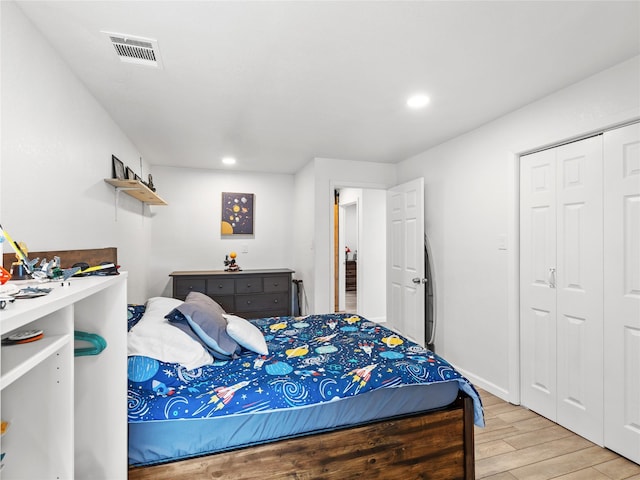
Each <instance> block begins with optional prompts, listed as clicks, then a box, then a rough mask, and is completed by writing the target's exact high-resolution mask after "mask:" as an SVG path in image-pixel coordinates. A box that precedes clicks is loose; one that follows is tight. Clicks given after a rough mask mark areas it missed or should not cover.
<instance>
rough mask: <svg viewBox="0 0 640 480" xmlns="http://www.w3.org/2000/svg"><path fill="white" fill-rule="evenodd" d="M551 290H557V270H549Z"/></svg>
mask: <svg viewBox="0 0 640 480" xmlns="http://www.w3.org/2000/svg"><path fill="white" fill-rule="evenodd" d="M549 288H556V269H555V268H553V267H551V268H550V269H549Z"/></svg>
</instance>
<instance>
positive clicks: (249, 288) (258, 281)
mask: <svg viewBox="0 0 640 480" xmlns="http://www.w3.org/2000/svg"><path fill="white" fill-rule="evenodd" d="M236 293H262V277H250V278H242V279H236Z"/></svg>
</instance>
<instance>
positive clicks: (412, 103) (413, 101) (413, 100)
mask: <svg viewBox="0 0 640 480" xmlns="http://www.w3.org/2000/svg"><path fill="white" fill-rule="evenodd" d="M429 102H430V99H429V97H427V96H426V95H424V94H422V93H419V94H417V95H412V96H411V97H409V98H408V99H407V106H408V107H409V108H424V107H426V106H427V105H428V104H429Z"/></svg>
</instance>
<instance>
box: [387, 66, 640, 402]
mask: <svg viewBox="0 0 640 480" xmlns="http://www.w3.org/2000/svg"><path fill="white" fill-rule="evenodd" d="M639 85H640V57H636V58H634V59H631V60H629V61H627V62H624V63H622V64H620V65H618V66H616V67H614V68H611V69H609V70H606V71H604V72H601V73H600V74H598V75H595V76H593V77H590V78H588V79H586V80H584V81H582V82H580V83H577V84H575V85H572V86H569V87H567V88H565V89H563V90H561V91H559V92H557V93H555V94H553V95H550V96H549V97H546V98H544V99H542V100H540V101H537V102H535V103H532V104H530V105H528V106H526V107H524V108H522V109H520V110H518V111H515V112H513V113H511V114H509V115H507V116H505V117H502V118H500V119H498V120H496V121H494V122H491V123H489V124H487V125H485V126H483V127H481V128H479V129H477V130H475V131H472V132H470V133H468V134H466V135H463V136H460V137H458V138H455V139H453V140H451V141H449V142H446V143H444V144H441V145H439V146H438V147H436V148H433V149H431V150H428V151H426V152H424V153H421V154H420V155H417V156H415V157H413V158H410V159H408V160H406V161H404V162H402V163H400V164H399V165H398V181H399V183H400V182H403V181H407V180H410V179H412V178H415V177H419V176H423V177H424V179H425V207H426V208H425V229H426V232H427V234H428V235H429V238H430V241H431V245H432V247H433V258H434V261H435V270H436V272H435V275H436V278H437V279H438V282H439V284H438V285H437V286H436V288H437V291H436V293H437V298H436V302H437V312H438V328H437V335H436V342H435V343H436V348H437V349H438V351H439V353H441V354H442V355H443V356H445V358H447V360H449V361H450V362H452V363H453V364H455V365H456V366H457V367H458V368H460V369H461V370H462V371H463V372H464V373H465V374H467V375H468V376H469V377H470V378H471V379H472V380H473V381H475V382H477V383H478V385H480V386H482V387H484V388H486V389H488V390H489V391H492V392H493V393H495V394H497V395H499V396H501V397H503V398H508V399H510V400H512V401H517V400H518V399H519V393H518V390H519V384H518V381H519V377H518V333H519V332H518V313H517V309H518V305H517V278H518V277H517V275H518V273H517V261H518V257H517V255H518V252H517V243H518V239H517V235H516V232H517V215H516V213H515V212H517V203H516V200H515V199H517V178H518V170H517V155H518V154H520V153H523V152H526V151H530V150H532V149H536V148H539V147H542V146H547V145H550V144H554V143H558V142H561V141H563V140H566V139H571V138H573V137H576V136H580V135H583V134H585V133H588V132H593V131H597V130H598V129H603V128H606V127H609V126H611V125H615V124H618V123H621V122H626V121H629V120H632V119H634V118H638V117H640V88H639ZM504 234H508V247H509V250H507V251H504V250H499V249H498V236H499V235H504Z"/></svg>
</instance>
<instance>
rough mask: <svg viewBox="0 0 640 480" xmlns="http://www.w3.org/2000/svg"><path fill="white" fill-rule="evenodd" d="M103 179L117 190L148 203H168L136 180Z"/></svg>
mask: <svg viewBox="0 0 640 480" xmlns="http://www.w3.org/2000/svg"><path fill="white" fill-rule="evenodd" d="M104 181H105V182H107V183H108V184H110V185H113V186H114V187H116V191H117V192H124V193H126V194H127V195H131V196H132V197H133V198H136V199H138V200H140V201H141V202H143V203H146V204H148V205H168V203H167V202H165V201H164V200H163V199H162V198H160V196H159V195H158V194H157V193H156V192H154V191H153V190H151V189H150V188H149V187H147V186H146V185H145V184H144V183H142V182H140V181H138V180H118V179H116V178H105V179H104Z"/></svg>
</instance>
